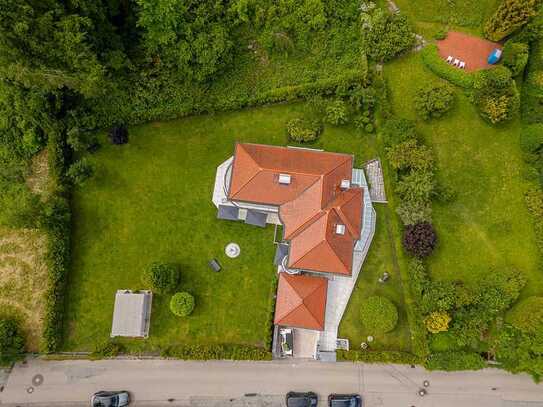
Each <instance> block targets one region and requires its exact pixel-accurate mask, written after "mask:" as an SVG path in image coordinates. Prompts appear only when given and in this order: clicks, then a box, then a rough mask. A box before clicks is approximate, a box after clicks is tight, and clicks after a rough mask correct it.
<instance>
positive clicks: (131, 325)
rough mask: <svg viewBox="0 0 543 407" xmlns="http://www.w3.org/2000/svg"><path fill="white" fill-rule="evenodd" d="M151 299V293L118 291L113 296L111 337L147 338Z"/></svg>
mask: <svg viewBox="0 0 543 407" xmlns="http://www.w3.org/2000/svg"><path fill="white" fill-rule="evenodd" d="M152 298H153V295H152V293H151V291H137V292H134V291H130V290H118V291H117V293H116V294H115V308H114V309H113V324H112V326H111V337H112V338H114V337H116V336H124V337H130V338H147V337H148V336H149V325H150V322H151V305H152Z"/></svg>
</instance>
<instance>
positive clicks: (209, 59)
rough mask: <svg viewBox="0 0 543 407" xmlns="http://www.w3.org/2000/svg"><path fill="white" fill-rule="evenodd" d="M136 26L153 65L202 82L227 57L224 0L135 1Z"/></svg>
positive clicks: (228, 26) (227, 24) (228, 42)
mask: <svg viewBox="0 0 543 407" xmlns="http://www.w3.org/2000/svg"><path fill="white" fill-rule="evenodd" d="M137 3H138V5H139V8H140V9H139V16H138V22H137V24H138V26H139V27H141V28H142V29H143V31H144V33H143V40H144V45H145V48H146V50H147V52H148V54H149V57H150V58H152V60H153V61H154V63H155V64H163V65H166V67H168V68H173V69H177V70H178V72H179V74H180V75H182V76H183V77H184V78H186V79H187V80H192V79H196V80H198V81H203V80H205V79H206V78H208V77H209V76H210V75H212V74H213V73H215V72H216V71H217V70H219V69H220V68H221V67H222V65H223V64H224V63H225V62H227V61H229V60H230V57H231V53H230V50H231V48H232V45H233V43H232V41H231V39H230V30H231V21H230V20H229V17H228V6H227V2H226V1H224V0H187V1H185V0H137Z"/></svg>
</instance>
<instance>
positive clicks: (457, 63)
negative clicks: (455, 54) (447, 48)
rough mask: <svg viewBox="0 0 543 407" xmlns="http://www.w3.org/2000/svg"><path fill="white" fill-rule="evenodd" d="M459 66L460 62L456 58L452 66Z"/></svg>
mask: <svg viewBox="0 0 543 407" xmlns="http://www.w3.org/2000/svg"><path fill="white" fill-rule="evenodd" d="M459 64H460V60H459V59H458V58H455V59H454V62H453V65H454V66H458V65H459Z"/></svg>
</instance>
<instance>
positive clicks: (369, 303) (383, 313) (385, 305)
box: [361, 296, 398, 334]
mask: <svg viewBox="0 0 543 407" xmlns="http://www.w3.org/2000/svg"><path fill="white" fill-rule="evenodd" d="M361 317H362V324H363V325H364V327H365V328H366V329H367V330H368V331H370V332H371V333H372V334H382V333H387V332H390V331H392V330H393V329H394V328H395V327H396V324H397V323H398V310H397V309H396V306H395V305H394V304H393V303H392V301H390V300H389V299H388V298H385V297H378V296H373V297H369V298H366V299H365V300H364V301H362V309H361Z"/></svg>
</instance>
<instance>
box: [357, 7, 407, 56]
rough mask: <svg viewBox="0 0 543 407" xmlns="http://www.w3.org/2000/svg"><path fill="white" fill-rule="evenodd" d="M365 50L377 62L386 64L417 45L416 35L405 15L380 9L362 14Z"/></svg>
mask: <svg viewBox="0 0 543 407" xmlns="http://www.w3.org/2000/svg"><path fill="white" fill-rule="evenodd" d="M361 32H362V43H363V49H365V50H367V52H368V55H369V56H370V57H371V58H373V59H374V60H375V61H379V62H385V61H388V60H390V59H392V58H394V57H395V56H397V55H399V54H401V53H402V52H404V51H406V50H409V49H411V48H412V47H413V46H414V45H415V34H414V33H413V31H412V29H411V25H410V24H409V22H408V20H407V17H406V16H405V15H404V14H390V13H388V12H387V11H385V10H382V9H380V8H378V9H376V10H375V11H374V12H373V14H362V31H361Z"/></svg>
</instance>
